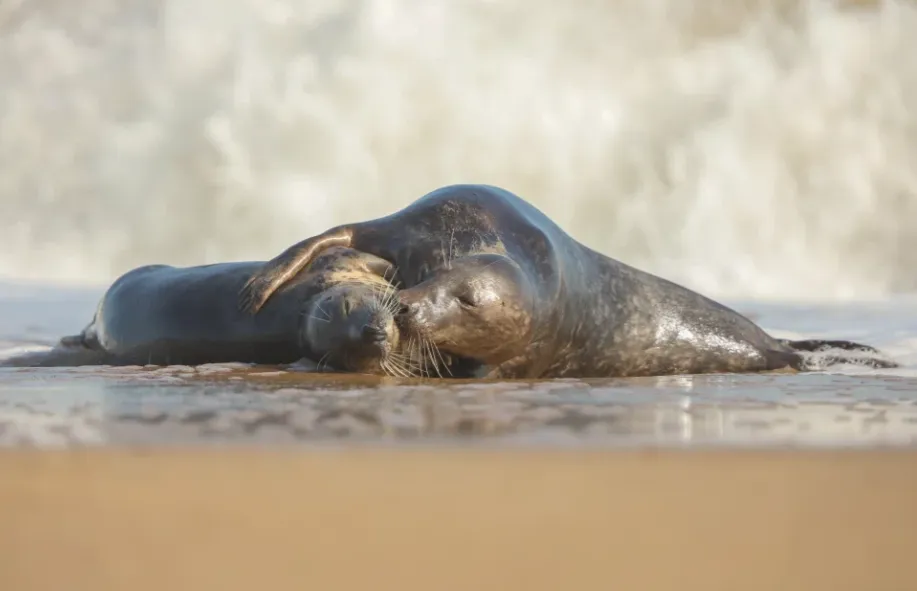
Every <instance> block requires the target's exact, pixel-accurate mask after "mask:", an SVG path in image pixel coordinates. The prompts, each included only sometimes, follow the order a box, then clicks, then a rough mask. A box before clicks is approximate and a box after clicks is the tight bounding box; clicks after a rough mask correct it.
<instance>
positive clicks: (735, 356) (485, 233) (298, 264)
mask: <svg viewBox="0 0 917 591" xmlns="http://www.w3.org/2000/svg"><path fill="white" fill-rule="evenodd" d="M333 246H348V247H350V248H355V249H357V250H360V251H362V252H367V253H370V254H373V255H376V256H378V257H380V258H382V259H384V260H386V261H389V262H391V263H392V264H393V265H394V266H395V267H396V269H397V271H396V281H397V282H398V283H400V287H401V291H400V293H399V300H400V302H401V306H402V307H401V309H400V310H399V315H398V323H399V326H400V327H401V329H402V333H403V336H404V337H408V336H409V335H410V337H411V338H413V339H415V340H416V341H417V342H422V343H427V350H428V354H427V356H428V357H439V358H442V359H447V358H446V357H445V356H444V355H442V354H443V353H445V354H448V355H450V356H456V357H458V358H460V359H464V360H471V361H473V363H471V364H467V363H466V364H464V370H463V371H465V372H467V376H457V377H486V378H508V379H511V378H549V377H573V378H589V377H619V376H620V377H624V376H654V375H671V374H699V373H720V372H730V373H744V372H760V371H769V370H780V369H787V368H789V369H795V370H803V369H807V368H808V367H809V366H808V364H807V361H806V359H805V356H804V355H803V353H804V352H806V351H815V350H818V349H821V348H824V347H833V348H839V349H847V350H854V351H860V352H863V353H877V352H876V351H875V349H873V348H871V347H868V346H865V345H860V344H858V343H853V342H849V341H834V342H828V341H814V340H807V341H800V342H799V343H798V346H796V345H794V343H795V341H788V340H781V339H776V338H774V337H772V336H771V335H769V334H767V333H766V332H765V331H764V330H762V329H761V328H760V327H758V326H757V325H756V324H754V323H753V322H752V321H751V320H749V319H748V318H746V317H744V316H742V315H741V314H739V313H738V312H736V311H734V310H732V309H730V308H728V307H726V306H724V305H722V304H720V303H717V302H715V301H713V300H711V299H709V298H707V297H705V296H703V295H701V294H699V293H696V292H694V291H692V290H689V289H687V288H685V287H683V286H681V285H678V284H675V283H673V282H671V281H668V280H666V279H663V278H661V277H657V276H655V275H652V274H650V273H646V272H644V271H641V270H639V269H636V268H634V267H632V266H629V265H627V264H625V263H622V262H620V261H617V260H614V259H612V258H610V257H607V256H605V255H603V254H601V253H599V252H597V251H595V250H592V249H590V248H588V247H586V246H585V245H583V244H581V243H579V242H577V241H576V240H575V239H573V238H572V237H571V236H569V235H568V234H567V233H566V232H564V231H563V230H562V229H561V228H560V227H559V226H558V225H557V224H555V223H554V222H553V221H551V220H550V219H549V218H548V217H547V216H546V215H545V214H543V213H542V212H541V211H540V210H538V209H537V208H535V207H534V206H533V205H531V204H530V203H528V202H527V201H525V200H524V199H522V198H521V197H519V196H517V195H515V194H513V193H511V192H509V191H507V190H504V189H502V188H499V187H494V186H490V185H452V186H447V187H443V188H440V189H437V190H435V191H432V192H431V193H428V194H427V195H425V196H423V197H421V198H420V199H418V200H417V201H415V202H414V203H412V204H410V205H408V206H407V207H405V208H403V209H401V210H399V211H396V212H395V213H392V214H390V215H388V216H385V217H382V218H378V219H374V220H369V221H365V222H359V223H353V224H345V225H341V226H337V227H334V228H331V229H330V230H327V231H326V232H323V233H322V234H319V235H317V236H314V237H311V238H308V239H306V240H303V241H301V242H299V243H297V244H295V245H293V246H291V247H290V248H288V249H287V250H285V251H284V252H283V253H281V254H280V255H278V256H277V257H275V258H273V259H271V260H270V261H268V262H267V263H266V264H265V265H264V266H263V267H262V268H261V269H259V270H258V271H257V272H256V273H255V274H253V275H252V277H251V278H250V279H249V281H248V282H247V283H246V284H245V286H244V287H243V289H242V290H241V292H240V300H239V303H240V307H241V308H242V309H243V310H247V311H249V312H252V313H255V312H258V311H259V310H260V309H262V306H264V305H265V304H266V303H267V302H268V301H269V299H270V298H271V297H272V294H273V293H275V291H277V290H278V289H279V288H281V287H282V286H284V285H286V284H287V283H288V282H289V281H290V279H291V278H293V277H295V276H296V274H297V273H299V272H300V271H301V270H302V269H304V268H306V267H307V266H308V265H310V264H311V263H312V262H313V261H314V260H315V259H316V256H317V255H318V254H319V253H321V252H323V251H324V250H325V249H327V248H330V247H333ZM860 361H861V362H865V363H867V364H871V365H874V366H882V367H894V366H896V364H894V363H893V362H891V361H887V360H883V359H880V358H877V359H875V360H874V361H868V360H867V361H863V360H860ZM443 365H449V364H448V363H443Z"/></svg>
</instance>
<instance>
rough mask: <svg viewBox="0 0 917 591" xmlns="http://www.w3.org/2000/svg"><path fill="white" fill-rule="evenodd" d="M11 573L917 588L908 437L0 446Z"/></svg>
mask: <svg viewBox="0 0 917 591" xmlns="http://www.w3.org/2000/svg"><path fill="white" fill-rule="evenodd" d="M0 474H2V475H3V476H2V481H0V524H2V527H0V588H2V589H5V590H11V591H13V590H15V591H26V590H32V589H55V590H57V589H67V590H78V589H92V590H102V589H119V590H120V589H134V590H138V591H141V590H147V589H255V588H265V589H270V588H276V589H316V590H326V589H399V590H413V589H417V590H424V591H430V590H440V589H463V590H465V589H475V590H490V589H493V590H501V591H505V590H510V589H524V590H526V591H533V590H539V589H551V590H559V589H571V590H574V589H575V590H586V589H601V590H609V589H680V590H691V589H704V590H708V591H709V590H716V589H723V590H729V591H738V590H741V591H751V590H757V589H761V590H768V591H772V590H780V591H787V590H792V589H800V590H802V589H805V590H807V591H813V590H820V589H825V590H831V591H840V590H844V589H864V590H870V591H886V590H898V589H901V590H904V589H917V570H915V569H914V568H912V565H911V563H910V559H911V557H912V555H913V553H914V550H915V549H917V501H915V499H917V453H915V452H914V451H905V450H900V449H899V450H896V451H862V450H861V451H853V450H849V451H840V450H835V451H801V450H795V451H793V450H787V451H747V450H746V451H699V450H695V451H596V452H593V451H582V450H581V451H573V452H570V451H493V450H491V451H469V450H464V451H463V450H458V449H453V450H443V449H440V450H428V451H406V450H392V449H389V450H383V449H377V450H373V451H369V450H339V451H330V450H326V451H311V452H306V451H292V450H286V451H285V450H282V449H277V448H274V449H273V450H272V451H268V450H266V449H264V450H256V449H249V450H246V451H228V450H207V451H205V450H196V451H189V450H184V451H178V450H171V451H152V450H144V451H140V450H138V451H119V450H113V449H107V450H84V451H67V452H55V451H50V452H49V451H41V452H39V451H21V450H17V451H13V450H10V451H4V452H2V453H0Z"/></svg>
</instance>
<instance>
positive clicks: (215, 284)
mask: <svg viewBox="0 0 917 591" xmlns="http://www.w3.org/2000/svg"><path fill="white" fill-rule="evenodd" d="M262 264H263V263H261V262H234V263H219V264H213V265H202V266H195V267H184V268H180V267H172V266H168V265H150V266H145V267H140V268H137V269H134V270H132V271H129V272H128V273H125V274H124V275H122V276H121V277H119V278H118V279H117V280H116V281H115V282H114V283H113V284H112V285H111V287H110V288H109V289H108V291H107V292H106V293H105V295H104V296H103V297H102V299H101V301H100V303H99V306H98V308H97V311H96V314H95V317H94V319H93V321H92V322H91V323H90V324H89V325H88V326H87V327H86V328H85V329H84V330H83V332H82V333H81V334H79V335H75V336H70V337H64V338H63V339H61V342H60V344H59V345H58V347H56V348H55V349H52V351H50V352H48V353H47V354H45V355H44V356H41V355H35V354H32V355H29V356H25V357H24V358H23V359H22V361H21V362H16V360H15V359H14V360H10V361H8V362H6V365H19V366H22V365H26V364H28V365H42V366H51V365H58V366H59V365H85V364H90V365H97V364H99V365H101V364H104V365H141V364H149V365H170V364H178V365H199V364H203V363H221V362H247V363H268V364H286V363H293V362H295V361H298V360H300V359H302V358H304V357H305V358H308V359H311V360H312V361H314V362H317V363H318V365H319V368H320V369H321V368H333V369H337V370H342V371H350V372H360V373H386V374H393V375H407V373H408V372H406V371H405V370H402V369H400V368H401V366H403V365H404V363H403V362H402V361H401V358H400V353H399V352H398V347H399V331H398V328H397V326H396V325H395V322H394V313H395V312H396V311H397V309H398V308H397V306H398V304H397V299H396V292H395V289H394V287H393V286H392V285H391V283H390V282H389V281H388V280H387V279H386V277H388V276H390V275H391V274H392V271H393V270H392V267H391V265H390V264H389V263H388V262H386V261H384V260H382V259H379V258H378V257H375V256H372V255H370V254H367V253H362V252H357V251H355V250H352V249H347V248H335V249H330V250H327V251H325V252H324V253H322V255H321V256H320V257H318V258H317V259H316V261H315V264H314V265H313V266H312V267H311V268H310V269H309V271H308V272H305V273H302V274H299V275H297V276H296V277H295V278H293V280H292V281H291V282H289V283H288V284H287V285H286V286H285V287H284V289H282V290H280V291H278V293H277V296H276V301H274V300H272V301H271V302H270V303H269V304H268V305H267V306H265V307H264V310H263V313H262V314H259V315H258V316H257V317H255V316H252V315H250V314H244V313H242V312H240V311H239V309H238V305H237V294H238V292H239V289H241V287H242V286H243V285H244V284H245V282H246V281H247V279H248V278H249V277H250V276H251V274H252V273H253V272H254V271H255V270H257V269H258V268H260V267H261V265H262Z"/></svg>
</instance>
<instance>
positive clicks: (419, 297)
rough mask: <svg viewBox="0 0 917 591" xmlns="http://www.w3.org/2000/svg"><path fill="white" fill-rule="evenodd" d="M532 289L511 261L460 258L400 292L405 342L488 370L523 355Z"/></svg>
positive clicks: (528, 333) (529, 327) (528, 334)
mask: <svg viewBox="0 0 917 591" xmlns="http://www.w3.org/2000/svg"><path fill="white" fill-rule="evenodd" d="M534 293H535V292H534V287H533V286H532V284H531V282H530V280H529V278H528V276H527V274H526V273H525V271H523V269H521V268H520V267H519V265H517V264H516V263H515V262H514V261H513V260H512V259H510V258H509V257H506V256H503V255H499V254H490V253H485V254H475V255H468V256H464V257H459V258H457V259H455V260H454V261H452V263H451V264H450V265H449V267H448V268H443V269H440V270H438V271H436V272H434V274H433V275H432V276H430V277H429V278H427V279H426V280H425V281H423V282H421V283H419V284H418V285H416V286H414V287H412V288H410V289H405V290H402V291H401V292H399V295H398V297H399V300H400V302H401V308H400V309H399V312H398V324H399V326H400V327H401V329H402V331H403V335H404V338H406V339H407V338H412V339H417V340H419V341H427V342H430V343H432V344H433V345H435V346H436V347H437V348H438V349H439V350H441V351H444V352H446V353H450V354H452V355H455V356H459V357H463V358H467V359H474V360H477V361H479V362H481V363H484V364H487V365H490V364H497V363H502V362H503V361H506V360H508V359H512V358H513V357H515V356H517V355H521V354H523V353H524V352H525V348H526V347H527V345H528V343H529V342H530V340H531V333H532V328H533V325H534V322H533V317H532V315H533V305H534Z"/></svg>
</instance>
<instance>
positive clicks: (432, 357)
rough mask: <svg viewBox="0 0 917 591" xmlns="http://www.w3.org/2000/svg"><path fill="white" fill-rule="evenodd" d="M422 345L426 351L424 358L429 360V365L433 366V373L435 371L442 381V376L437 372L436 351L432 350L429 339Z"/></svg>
mask: <svg viewBox="0 0 917 591" xmlns="http://www.w3.org/2000/svg"><path fill="white" fill-rule="evenodd" d="M423 343H424V347H425V349H426V355H425V357H427V358H429V360H430V365H432V366H433V371H435V372H436V375H437V376H438V377H439V378H440V379H442V377H443V374H442V373H441V372H440V371H439V363H437V360H436V350H435V348H434V345H433V341H431V340H430V339H424V341H423Z"/></svg>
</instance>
